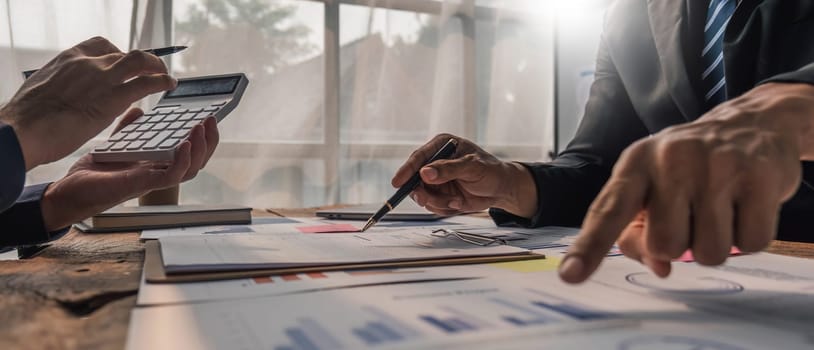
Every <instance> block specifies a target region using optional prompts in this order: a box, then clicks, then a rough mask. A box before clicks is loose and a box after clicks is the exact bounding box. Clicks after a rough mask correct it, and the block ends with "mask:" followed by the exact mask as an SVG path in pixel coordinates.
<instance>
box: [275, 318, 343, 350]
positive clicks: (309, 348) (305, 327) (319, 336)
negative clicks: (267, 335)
mask: <svg viewBox="0 0 814 350" xmlns="http://www.w3.org/2000/svg"><path fill="white" fill-rule="evenodd" d="M299 321H300V322H299V327H290V328H286V329H285V334H286V336H288V339H289V341H290V342H291V345H283V346H277V347H275V348H274V349H275V350H320V349H341V348H342V345H341V344H340V343H339V341H338V340H337V339H336V338H334V337H333V336H331V334H330V333H329V332H328V331H327V330H326V329H325V328H324V327H322V326H320V325H319V323H317V322H316V321H314V320H312V319H310V318H303V319H300V320H299Z"/></svg>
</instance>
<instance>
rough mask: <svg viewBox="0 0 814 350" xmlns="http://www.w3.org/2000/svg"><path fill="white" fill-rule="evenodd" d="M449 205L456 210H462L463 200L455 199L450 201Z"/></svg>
mask: <svg viewBox="0 0 814 350" xmlns="http://www.w3.org/2000/svg"><path fill="white" fill-rule="evenodd" d="M449 207H450V208H452V209H455V210H461V201H459V200H454V201H452V202H449Z"/></svg>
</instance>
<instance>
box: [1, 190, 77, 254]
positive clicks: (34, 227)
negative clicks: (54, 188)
mask: <svg viewBox="0 0 814 350" xmlns="http://www.w3.org/2000/svg"><path fill="white" fill-rule="evenodd" d="M48 185H50V184H47V183H46V184H40V185H34V186H29V187H26V188H25V189H24V190H23V191H22V194H21V195H20V197H19V198H18V199H17V201H16V202H15V203H14V205H12V206H11V207H10V208H8V209H7V210H6V211H4V212H2V213H0V247H18V246H26V245H34V244H39V243H45V242H48V241H52V240H54V239H57V238H59V237H62V235H64V234H65V233H66V232H68V228H64V229H61V230H58V231H56V232H48V231H47V230H46V229H45V223H44V222H43V219H42V207H41V205H40V203H41V202H42V196H43V194H44V193H45V190H46V189H47V188H48Z"/></svg>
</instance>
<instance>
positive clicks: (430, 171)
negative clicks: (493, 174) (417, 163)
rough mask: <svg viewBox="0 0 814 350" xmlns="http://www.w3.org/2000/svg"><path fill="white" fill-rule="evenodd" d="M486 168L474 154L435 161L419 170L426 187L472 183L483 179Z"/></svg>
mask: <svg viewBox="0 0 814 350" xmlns="http://www.w3.org/2000/svg"><path fill="white" fill-rule="evenodd" d="M485 168H486V166H485V165H484V164H483V162H481V161H480V160H479V159H478V157H477V156H476V155H474V154H468V155H466V156H464V157H462V158H457V159H442V160H437V161H435V162H432V163H430V164H428V165H427V166H425V167H423V168H421V171H420V174H421V180H422V181H424V183H425V184H428V185H440V184H444V183H447V182H450V181H456V180H461V181H468V182H473V181H477V180H480V179H481V178H483V173H484V172H485V171H486V169H485Z"/></svg>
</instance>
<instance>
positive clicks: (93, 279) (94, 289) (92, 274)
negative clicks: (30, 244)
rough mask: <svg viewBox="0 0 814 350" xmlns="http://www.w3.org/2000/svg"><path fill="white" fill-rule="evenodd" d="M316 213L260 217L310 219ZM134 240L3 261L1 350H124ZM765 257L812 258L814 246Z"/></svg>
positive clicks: (80, 238) (137, 272) (76, 236)
mask: <svg viewBox="0 0 814 350" xmlns="http://www.w3.org/2000/svg"><path fill="white" fill-rule="evenodd" d="M315 210H316V208H308V209H269V210H266V211H259V210H255V213H254V214H255V215H256V216H258V215H267V216H274V215H277V216H288V217H308V216H312V215H313V213H314V212H315ZM138 237H139V236H138V234H137V233H117V234H82V233H79V232H77V231H72V232H70V233H68V234H67V235H66V236H65V237H63V238H62V239H60V240H58V241H55V242H53V243H52V244H51V245H50V246H49V247H47V248H45V249H44V250H43V251H42V252H40V253H39V254H38V255H37V256H35V257H34V258H31V259H27V260H20V261H0V293H2V296H0V349H37V350H39V349H121V348H123V347H124V341H125V337H126V335H127V327H128V324H129V320H130V311H131V310H132V309H133V307H134V306H135V303H136V293H138V286H139V278H140V276H141V267H142V263H143V261H144V250H143V249H144V246H143V244H142V243H141V242H140V241H139V238H138ZM767 251H769V252H771V253H776V254H783V255H791V256H798V257H806V258H814V244H806V243H791V242H779V241H775V242H773V243H772V244H771V246H770V247H769V248H768V249H767Z"/></svg>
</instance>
